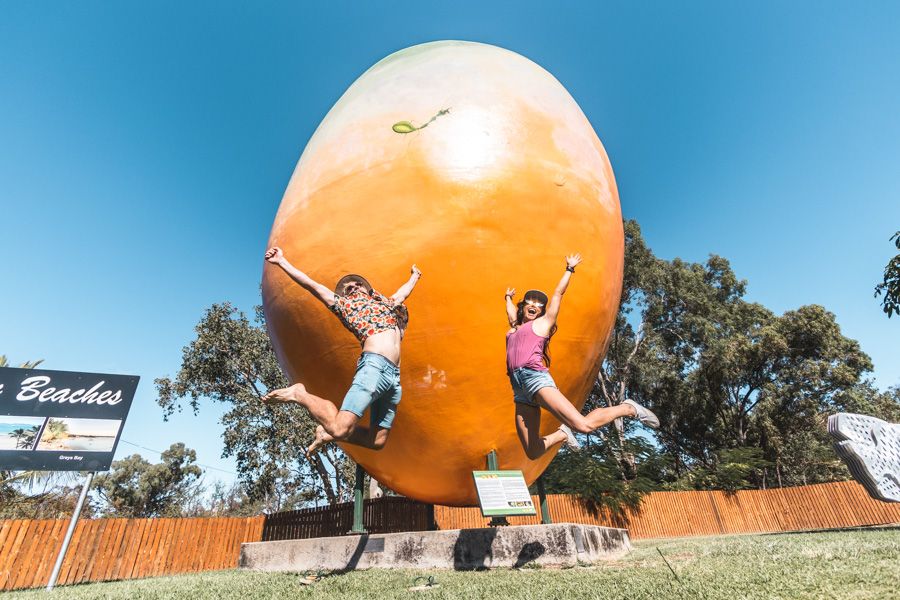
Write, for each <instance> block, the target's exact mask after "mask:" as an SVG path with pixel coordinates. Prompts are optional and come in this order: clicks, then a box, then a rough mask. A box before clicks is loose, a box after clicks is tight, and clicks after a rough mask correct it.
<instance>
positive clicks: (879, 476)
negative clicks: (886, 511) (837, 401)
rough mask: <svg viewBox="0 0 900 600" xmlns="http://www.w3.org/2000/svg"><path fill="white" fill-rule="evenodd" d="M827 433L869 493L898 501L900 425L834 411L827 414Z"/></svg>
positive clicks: (899, 499) (886, 500) (899, 491)
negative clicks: (832, 413) (828, 415)
mask: <svg viewBox="0 0 900 600" xmlns="http://www.w3.org/2000/svg"><path fill="white" fill-rule="evenodd" d="M828 433H829V434H830V435H831V437H832V438H833V439H834V449H835V451H836V452H837V454H838V456H839V457H841V459H842V460H843V461H844V462H845V463H846V464H847V467H848V468H849V469H850V473H852V474H853V478H854V479H856V481H858V482H859V483H861V484H862V486H863V487H864V488H866V491H867V492H868V493H869V495H870V496H872V497H873V498H875V499H876V500H883V501H885V502H900V425H897V424H893V423H888V422H887V421H882V420H881V419H876V418H875V417H869V416H867V415H857V414H852V413H837V414H834V415H831V416H830V417H828Z"/></svg>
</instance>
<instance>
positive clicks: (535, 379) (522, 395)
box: [509, 367, 556, 406]
mask: <svg viewBox="0 0 900 600" xmlns="http://www.w3.org/2000/svg"><path fill="white" fill-rule="evenodd" d="M509 382H510V383H511V384H512V389H513V400H515V401H516V402H519V403H521V404H527V405H529V406H540V404H538V403H537V402H535V400H534V395H535V394H537V393H538V392H539V391H540V390H541V389H543V388H545V387H552V388H555V387H556V382H554V381H553V378H552V377H550V372H549V371H536V370H535V369H529V368H528V367H519V368H518V369H516V370H515V371H513V372H512V373H510V374H509Z"/></svg>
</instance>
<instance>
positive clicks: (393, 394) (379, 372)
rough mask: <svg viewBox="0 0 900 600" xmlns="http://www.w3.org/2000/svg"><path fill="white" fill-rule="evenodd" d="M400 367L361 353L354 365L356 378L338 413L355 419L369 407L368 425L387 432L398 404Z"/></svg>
mask: <svg viewBox="0 0 900 600" xmlns="http://www.w3.org/2000/svg"><path fill="white" fill-rule="evenodd" d="M402 391H403V390H402V389H401V387H400V367H398V366H397V365H395V364H394V363H392V362H391V361H389V360H388V359H387V358H385V357H383V356H381V355H380V354H375V353H374V352H363V353H362V355H361V356H360V357H359V360H358V361H357V362H356V375H354V376H353V383H352V384H351V385H350V389H349V390H347V395H346V396H344V402H343V404H341V410H346V411H349V412H352V413H353V414H354V415H356V416H357V417H362V415H363V413H364V412H365V411H366V409H367V408H369V407H370V406H371V407H372V412H371V413H370V415H369V419H370V420H369V422H370V423H371V424H372V425H373V426H375V425H377V426H378V427H382V428H384V429H390V428H391V424H392V423H393V422H394V415H395V414H396V412H397V405H398V404H400V394H401V392H402Z"/></svg>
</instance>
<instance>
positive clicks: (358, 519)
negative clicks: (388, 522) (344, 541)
mask: <svg viewBox="0 0 900 600" xmlns="http://www.w3.org/2000/svg"><path fill="white" fill-rule="evenodd" d="M365 482H366V471H365V469H363V468H362V467H361V466H359V465H356V481H354V482H353V529H351V530H350V533H367V532H366V527H365V524H364V523H363V488H364V487H365Z"/></svg>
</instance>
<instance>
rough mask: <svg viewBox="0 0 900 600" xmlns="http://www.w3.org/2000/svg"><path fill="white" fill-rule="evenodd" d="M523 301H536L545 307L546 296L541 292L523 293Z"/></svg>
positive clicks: (530, 291) (529, 291)
mask: <svg viewBox="0 0 900 600" xmlns="http://www.w3.org/2000/svg"><path fill="white" fill-rule="evenodd" d="M524 300H537V301H538V302H540V303H541V304H543V305H544V306H547V300H548V298H547V294H545V293H544V292H542V291H541V290H528V291H527V292H525V298H524Z"/></svg>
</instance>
